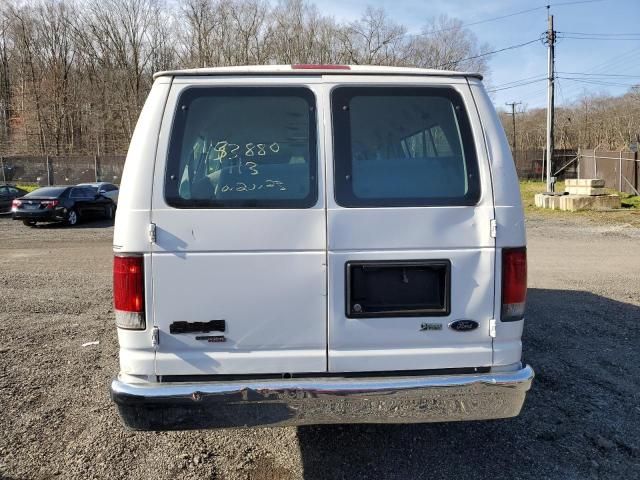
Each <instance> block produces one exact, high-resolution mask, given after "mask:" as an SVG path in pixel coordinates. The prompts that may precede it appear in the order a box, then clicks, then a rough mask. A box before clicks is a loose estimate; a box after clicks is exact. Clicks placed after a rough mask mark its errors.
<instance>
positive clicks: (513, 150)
mask: <svg viewBox="0 0 640 480" xmlns="http://www.w3.org/2000/svg"><path fill="white" fill-rule="evenodd" d="M520 104H521V102H511V103H509V102H507V103H505V105H506V106H508V107H511V120H512V122H513V138H512V139H511V153H512V154H513V161H514V162H515V161H516V105H520Z"/></svg>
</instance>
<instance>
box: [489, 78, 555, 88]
mask: <svg viewBox="0 0 640 480" xmlns="http://www.w3.org/2000/svg"><path fill="white" fill-rule="evenodd" d="M538 78H546V75H532V76H531V77H525V78H519V79H518V80H512V81H510V82H505V83H499V84H498V85H493V86H492V87H491V88H499V87H506V86H507V85H512V84H514V83H520V82H526V81H528V80H536V79H538Z"/></svg>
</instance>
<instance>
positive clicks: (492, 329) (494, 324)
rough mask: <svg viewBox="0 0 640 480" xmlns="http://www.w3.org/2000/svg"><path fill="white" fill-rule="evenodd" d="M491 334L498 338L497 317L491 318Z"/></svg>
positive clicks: (492, 336)
mask: <svg viewBox="0 0 640 480" xmlns="http://www.w3.org/2000/svg"><path fill="white" fill-rule="evenodd" d="M489 336H490V337H491V338H496V319H495V318H492V319H491V320H489Z"/></svg>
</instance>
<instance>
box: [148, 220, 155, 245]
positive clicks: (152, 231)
mask: <svg viewBox="0 0 640 480" xmlns="http://www.w3.org/2000/svg"><path fill="white" fill-rule="evenodd" d="M147 233H148V234H149V242H150V243H156V224H155V223H150V224H149V229H148V230H147Z"/></svg>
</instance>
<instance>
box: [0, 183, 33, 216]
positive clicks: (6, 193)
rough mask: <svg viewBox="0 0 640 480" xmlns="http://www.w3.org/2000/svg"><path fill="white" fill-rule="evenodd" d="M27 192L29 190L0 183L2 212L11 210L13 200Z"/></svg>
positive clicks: (0, 207)
mask: <svg viewBox="0 0 640 480" xmlns="http://www.w3.org/2000/svg"><path fill="white" fill-rule="evenodd" d="M27 193H29V192H27V191H26V190H23V189H21V188H18V187H16V186H14V185H8V184H3V185H0V213H6V212H10V211H11V202H13V199H14V198H18V197H22V196H23V195H26V194H27Z"/></svg>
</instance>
